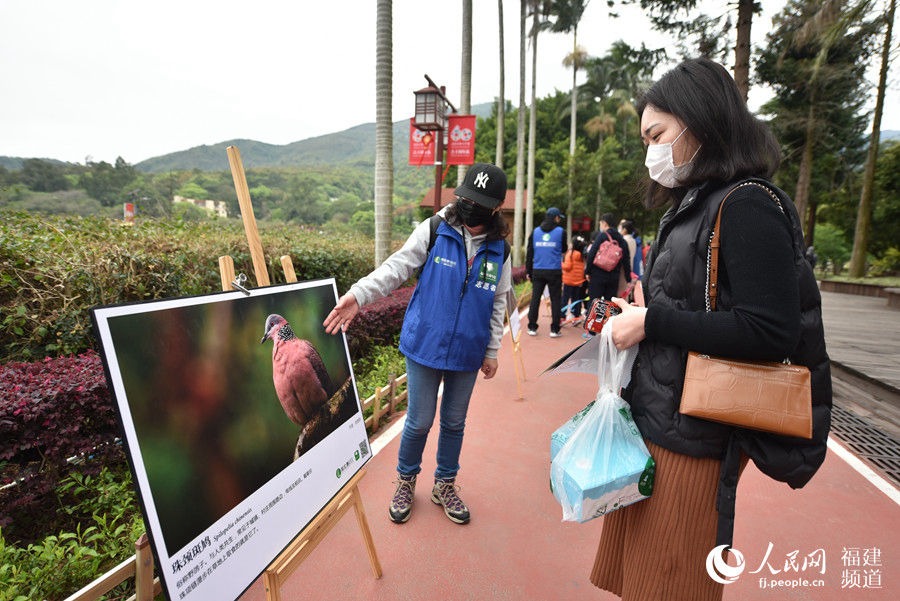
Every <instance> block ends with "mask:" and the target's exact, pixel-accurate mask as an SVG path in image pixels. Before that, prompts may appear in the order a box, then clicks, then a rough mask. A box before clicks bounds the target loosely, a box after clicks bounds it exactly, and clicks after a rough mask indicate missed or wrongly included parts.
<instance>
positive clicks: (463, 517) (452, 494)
mask: <svg viewBox="0 0 900 601" xmlns="http://www.w3.org/2000/svg"><path fill="white" fill-rule="evenodd" d="M457 490H459V487H458V486H457V485H456V479H455V478H436V479H435V481H434V488H433V489H432V490H431V501H432V502H433V503H434V504H435V505H443V506H444V513H445V514H447V517H448V518H450V521H452V522H456V523H457V524H468V523H469V508H468V507H466V504H465V503H463V502H462V499H460V498H459V495H458V494H456V491H457Z"/></svg>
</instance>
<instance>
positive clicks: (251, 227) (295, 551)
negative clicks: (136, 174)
mask: <svg viewBox="0 0 900 601" xmlns="http://www.w3.org/2000/svg"><path fill="white" fill-rule="evenodd" d="M227 153H228V164H229V165H230V167H231V175H232V177H233V178H234V189H235V191H236V192H237V197H238V203H239V204H240V207H241V217H242V218H243V222H244V232H245V233H246V235H247V242H248V244H249V246H250V257H251V259H252V260H253V271H254V273H255V275H256V283H257V285H258V286H268V285H269V273H268V271H267V269H266V261H265V256H264V255H263V250H262V241H261V239H260V237H259V230H258V229H257V227H256V217H254V215H253V205H252V203H251V201H250V190H249V188H248V187H247V178H246V176H245V175H244V166H243V163H242V162H241V154H240V152H239V151H238V149H237V147H236V146H229V147H228V148H227ZM281 266H282V268H283V269H284V275H285V281H287V282H289V283H293V282H296V281H297V275H296V273H295V272H294V264H293V263H292V262H291V258H290V257H289V256H287V255H285V256H283V257H281ZM219 272H220V275H221V278H222V290H225V291H231V290H233V289H234V288H236V287H237V286H239V285H240V284H238V280H237V279H236V278H235V274H234V260H233V259H232V258H231V257H230V256H227V255H225V256H222V257H219ZM364 475H365V470H364V469H361V470H359V471H358V472H356V474H354V475H353V477H352V478H350V480H348V481H347V483H346V484H344V486H343V487H341V489H340V490H339V491H338V492H337V494H336V495H335V496H334V498H332V499H331V501H329V502H328V503H327V504H326V505H325V506H324V507H323V508H322V510H321V511H320V512H319V514H318V515H317V516H316V517H315V518H314V519H313V520H312V521H311V522H310V523H309V524H308V525H307V526H306V528H304V529H303V530H301V531H300V533H299V534H298V535H297V536H296V537H295V538H294V540H293V541H291V543H290V544H289V545H288V546H287V547H286V548H285V550H284V551H282V552H281V554H280V555H279V556H278V557H276V558H275V560H274V561H272V563H270V564H269V567H267V568H266V570H265V572H264V573H263V580H264V582H265V585H266V599H268V601H280V600H281V586H282V584H284V581H285V580H286V579H287V578H288V576H290V575H291V574H292V573H293V572H294V570H296V569H297V568H298V567H300V564H301V563H302V562H303V560H304V559H306V557H307V556H309V554H310V553H312V551H313V549H315V548H316V546H317V545H318V544H319V543H320V542H322V540H324V538H325V537H326V536H327V535H328V533H329V532H330V531H331V529H332V528H333V527H334V526H335V524H337V522H338V520H340V518H341V517H342V516H343V515H344V514H345V513H346V512H347V510H348V509H350V507H351V506H352V507H353V508H354V509H355V510H356V521H357V523H358V524H359V529H360V532H361V533H362V536H363V541H364V542H365V545H366V551H367V552H368V554H369V562H370V563H371V564H372V573H373V574H374V575H375V578H381V563H380V562H379V561H378V554H377V553H376V551H375V543H374V541H373V540H372V532H371V530H370V529H369V522H368V520H367V519H366V512H365V509H364V507H363V503H362V496H361V495H360V493H359V481H360V480H361V479H362V477H363V476H364Z"/></svg>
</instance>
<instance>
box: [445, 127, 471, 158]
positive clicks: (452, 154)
mask: <svg viewBox="0 0 900 601" xmlns="http://www.w3.org/2000/svg"><path fill="white" fill-rule="evenodd" d="M449 121H450V124H449V126H448V127H449V129H450V133H449V135H448V136H447V164H448V165H471V164H472V163H474V162H475V115H450V116H449Z"/></svg>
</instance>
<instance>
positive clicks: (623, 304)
mask: <svg viewBox="0 0 900 601" xmlns="http://www.w3.org/2000/svg"><path fill="white" fill-rule="evenodd" d="M612 301H613V302H614V303H615V304H616V305H617V306H618V307H619V308H620V309H622V313H620V314H619V315H616V316H615V317H613V318H612V319H613V320H615V322H616V325H615V326H613V330H612V341H613V344H615V345H616V348H617V349H619V350H620V351H621V350H624V349H627V348H631V347H632V346H634V345H635V344H637V343H639V342H640V341H641V340H643V339H644V338H646V337H647V334H646V332H644V318H645V317H646V315H647V309H646V308H644V307H636V306H635V305H631V304H629V303H628V301H626V300H625V299H624V298H616V297H613V299H612Z"/></svg>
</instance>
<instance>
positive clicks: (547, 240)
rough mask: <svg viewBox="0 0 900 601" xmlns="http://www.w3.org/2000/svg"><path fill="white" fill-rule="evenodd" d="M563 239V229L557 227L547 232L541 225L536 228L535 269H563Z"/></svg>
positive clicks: (534, 234) (534, 245)
mask: <svg viewBox="0 0 900 601" xmlns="http://www.w3.org/2000/svg"><path fill="white" fill-rule="evenodd" d="M562 239H563V229H562V228H561V227H555V228H553V229H552V230H551V231H549V232H545V231H544V230H542V229H541V228H539V227H536V228H534V233H533V234H532V240H531V244H532V248H533V249H534V260H533V262H532V268H534V269H555V270H557V271H561V270H562Z"/></svg>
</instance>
